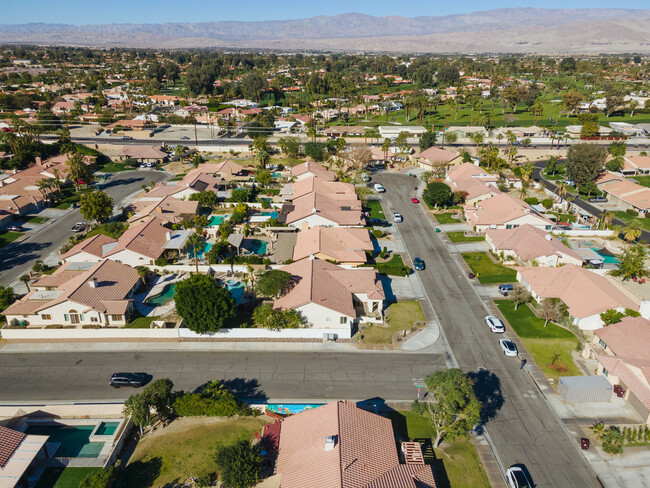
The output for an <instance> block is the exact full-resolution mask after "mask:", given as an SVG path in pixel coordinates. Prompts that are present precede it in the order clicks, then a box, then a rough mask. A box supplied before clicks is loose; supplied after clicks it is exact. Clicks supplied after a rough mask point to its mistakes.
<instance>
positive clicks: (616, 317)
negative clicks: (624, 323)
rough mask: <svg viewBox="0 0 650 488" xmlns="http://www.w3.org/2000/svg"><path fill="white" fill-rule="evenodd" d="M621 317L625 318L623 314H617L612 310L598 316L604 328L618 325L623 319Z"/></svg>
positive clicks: (617, 312) (616, 311)
mask: <svg viewBox="0 0 650 488" xmlns="http://www.w3.org/2000/svg"><path fill="white" fill-rule="evenodd" d="M623 317H625V314H624V313H623V312H619V311H618V310H616V309H613V308H610V309H609V310H605V311H604V312H603V313H601V314H600V320H602V321H603V325H604V326H605V327H607V326H608V325H612V324H618V323H619V322H620V321H621V320H622V319H623Z"/></svg>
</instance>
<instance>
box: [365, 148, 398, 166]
mask: <svg viewBox="0 0 650 488" xmlns="http://www.w3.org/2000/svg"><path fill="white" fill-rule="evenodd" d="M370 152H371V153H372V161H373V163H375V164H376V163H381V164H387V163H392V162H393V161H394V160H395V158H396V157H397V154H395V153H394V152H393V151H392V150H391V149H388V151H384V150H383V149H382V148H381V147H380V146H372V147H371V148H370Z"/></svg>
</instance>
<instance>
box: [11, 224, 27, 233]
mask: <svg viewBox="0 0 650 488" xmlns="http://www.w3.org/2000/svg"><path fill="white" fill-rule="evenodd" d="M7 230H10V231H11V232H25V229H23V227H22V226H20V225H12V226H10V227H8V228H7Z"/></svg>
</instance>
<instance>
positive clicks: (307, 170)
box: [291, 161, 336, 181]
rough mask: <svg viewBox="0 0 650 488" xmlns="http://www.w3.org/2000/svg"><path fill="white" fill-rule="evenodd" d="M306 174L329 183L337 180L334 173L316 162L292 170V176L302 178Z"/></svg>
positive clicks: (307, 162) (306, 163) (300, 165)
mask: <svg viewBox="0 0 650 488" xmlns="http://www.w3.org/2000/svg"><path fill="white" fill-rule="evenodd" d="M304 174H313V175H314V176H318V177H319V178H322V179H324V180H327V181H334V180H335V179H336V175H335V174H334V173H332V172H331V171H329V170H327V169H325V167H323V165H321V164H318V163H316V162H314V161H306V162H304V163H302V164H299V165H297V166H294V167H293V168H291V176H301V175H304Z"/></svg>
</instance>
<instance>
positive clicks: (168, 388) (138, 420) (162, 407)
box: [123, 378, 174, 433]
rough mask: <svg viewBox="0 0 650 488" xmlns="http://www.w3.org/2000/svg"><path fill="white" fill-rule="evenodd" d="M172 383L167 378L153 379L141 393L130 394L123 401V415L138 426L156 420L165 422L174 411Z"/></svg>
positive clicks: (141, 427) (143, 425) (146, 424)
mask: <svg viewBox="0 0 650 488" xmlns="http://www.w3.org/2000/svg"><path fill="white" fill-rule="evenodd" d="M173 388H174V383H172V381H171V380H170V379H168V378H161V379H158V380H155V381H153V382H152V383H151V384H150V385H149V386H147V387H146V388H145V389H144V390H143V391H142V393H138V394H135V395H131V396H130V397H129V398H127V400H126V402H124V408H123V412H124V416H125V417H127V418H131V421H132V422H133V423H134V424H135V425H137V426H138V427H139V428H140V433H142V429H143V427H146V426H148V425H151V424H152V423H154V422H155V421H156V420H160V421H162V422H166V421H168V420H169V419H171V418H172V416H173V414H174V412H173V409H172V406H171V405H172V402H173V400H174V395H173V393H172V390H173Z"/></svg>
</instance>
